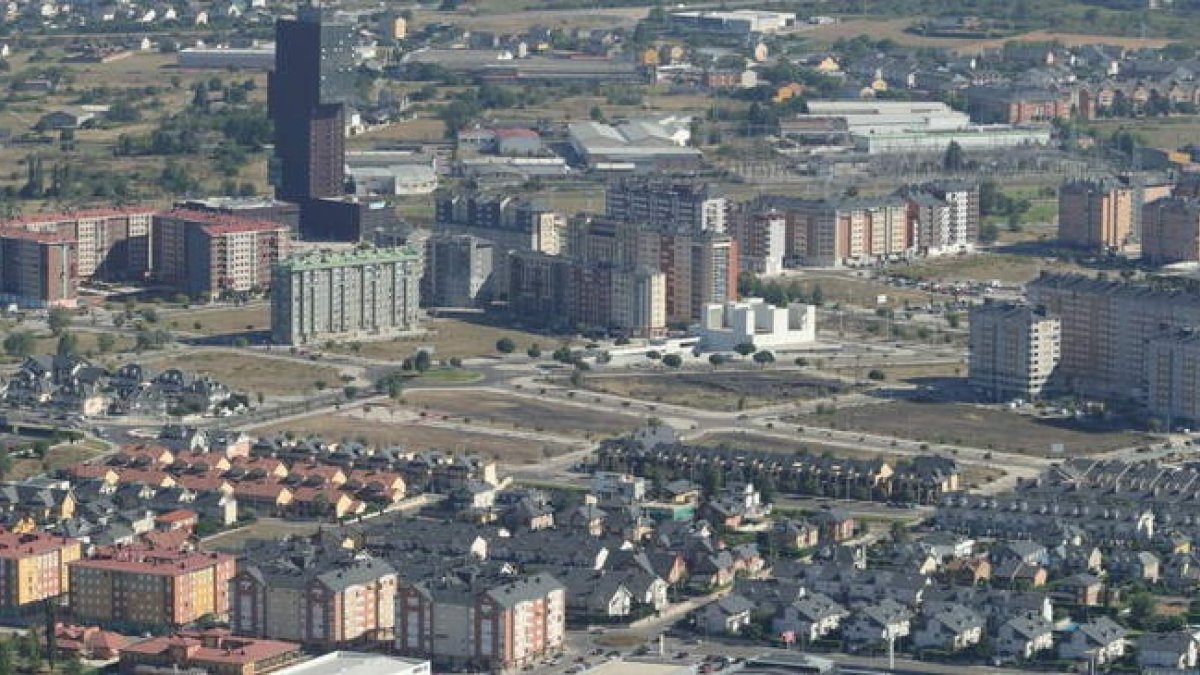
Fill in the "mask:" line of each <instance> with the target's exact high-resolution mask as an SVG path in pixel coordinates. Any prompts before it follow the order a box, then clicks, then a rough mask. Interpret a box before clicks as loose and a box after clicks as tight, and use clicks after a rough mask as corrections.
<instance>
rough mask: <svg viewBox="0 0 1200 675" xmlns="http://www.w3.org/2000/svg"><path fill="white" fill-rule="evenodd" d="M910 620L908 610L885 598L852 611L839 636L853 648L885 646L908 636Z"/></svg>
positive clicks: (911, 615) (910, 625)
mask: <svg viewBox="0 0 1200 675" xmlns="http://www.w3.org/2000/svg"><path fill="white" fill-rule="evenodd" d="M912 618H913V613H912V611H911V610H910V609H909V608H907V607H905V606H904V605H902V604H900V603H898V602H896V601H894V600H890V599H887V598H885V599H883V600H881V601H879V602H877V603H873V604H867V605H863V606H861V607H859V608H858V609H856V610H854V612H853V614H852V615H851V617H850V618H849V619H847V620H846V621H845V622H843V624H842V636H843V637H844V638H845V639H846V641H847V642H848V643H850V644H851V645H852V646H853V647H855V648H864V647H875V646H878V645H881V644H887V643H888V642H889V641H891V640H899V639H900V638H904V637H907V636H908V634H909V631H910V630H911V628H912Z"/></svg>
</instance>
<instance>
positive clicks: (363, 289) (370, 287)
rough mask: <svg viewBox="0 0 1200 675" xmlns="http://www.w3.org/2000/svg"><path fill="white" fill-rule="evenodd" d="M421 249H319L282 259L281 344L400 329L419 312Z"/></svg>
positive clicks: (276, 335)
mask: <svg viewBox="0 0 1200 675" xmlns="http://www.w3.org/2000/svg"><path fill="white" fill-rule="evenodd" d="M422 263H423V256H422V254H421V252H419V251H417V250H415V249H412V248H408V247H394V248H363V249H356V250H354V251H350V252H338V253H334V252H328V251H319V252H315V253H310V254H306V255H300V256H295V257H292V258H289V259H287V260H284V261H282V262H280V263H278V264H277V265H276V266H275V268H274V272H273V275H272V281H271V287H272V293H271V337H272V339H273V340H274V341H275V343H276V344H306V343H309V342H314V341H323V340H327V339H331V338H338V339H353V338H374V337H383V336H387V335H396V334H399V333H404V332H408V331H412V330H415V329H416V328H417V326H418V321H419V317H420V286H421V275H422V273H423V267H424V265H423V264H422Z"/></svg>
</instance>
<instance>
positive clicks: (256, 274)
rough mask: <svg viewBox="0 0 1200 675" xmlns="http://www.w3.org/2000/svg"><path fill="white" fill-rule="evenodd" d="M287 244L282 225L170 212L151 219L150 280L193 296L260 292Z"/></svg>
mask: <svg viewBox="0 0 1200 675" xmlns="http://www.w3.org/2000/svg"><path fill="white" fill-rule="evenodd" d="M290 242H291V232H290V230H289V228H288V226H287V225H285V224H282V223H276V222H272V221H268V220H249V219H243V218H238V217H235V216H228V215H225V214H222V213H214V212H209V211H194V210H188V209H175V210H173V211H168V212H165V213H159V214H156V215H155V216H154V224H153V233H152V235H151V243H152V246H151V250H152V253H151V255H152V256H153V260H154V265H153V273H152V276H153V278H154V279H155V280H156V281H158V282H160V283H163V284H167V285H169V286H171V287H173V288H175V289H176V290H178V291H179V292H181V293H186V294H188V295H193V296H201V295H202V296H207V297H213V298H215V297H219V296H220V295H221V294H222V293H226V292H229V291H250V290H252V289H265V288H268V287H270V284H271V267H272V265H274V264H275V263H276V262H278V261H279V260H281V259H283V258H285V257H287V254H288V251H289V249H290Z"/></svg>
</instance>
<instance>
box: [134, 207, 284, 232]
mask: <svg viewBox="0 0 1200 675" xmlns="http://www.w3.org/2000/svg"><path fill="white" fill-rule="evenodd" d="M155 218H156V219H157V218H169V219H172V220H178V221H182V222H185V223H195V224H198V225H200V226H201V228H202V229H203V230H204V231H205V232H206V233H208V234H233V233H235V232H262V231H271V230H275V231H287V229H288V226H287V225H284V224H282V223H276V222H274V221H270V220H262V219H257V218H253V219H252V218H245V217H242V216H233V215H229V214H227V213H219V212H213V211H201V210H198V209H185V208H176V209H172V210H170V211H167V212H164V213H159V214H157V215H156V216H155Z"/></svg>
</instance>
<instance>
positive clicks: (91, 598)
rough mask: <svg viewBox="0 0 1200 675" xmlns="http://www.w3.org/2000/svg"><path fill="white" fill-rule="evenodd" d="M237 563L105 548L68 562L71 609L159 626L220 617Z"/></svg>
mask: <svg viewBox="0 0 1200 675" xmlns="http://www.w3.org/2000/svg"><path fill="white" fill-rule="evenodd" d="M234 560H235V559H234V557H233V556H231V555H227V554H225V553H213V552H204V551H171V550H160V549H150V548H141V547H132V546H130V547H115V548H109V549H104V550H102V551H100V552H99V553H97V554H96V555H95V556H93V557H91V558H82V559H80V560H76V561H74V562H72V563H70V565H69V569H70V575H69V584H70V594H71V611H72V613H74V615H75V618H76V619H78V620H81V621H95V622H100V623H103V624H108V623H125V624H133V625H138V626H155V627H159V626H183V625H187V624H190V623H192V622H195V621H197V620H199V619H200V618H201V617H205V616H212V617H216V618H217V619H222V618H224V617H226V616H228V614H229V582H230V580H231V579H233V576H234V572H235V562H234Z"/></svg>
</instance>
